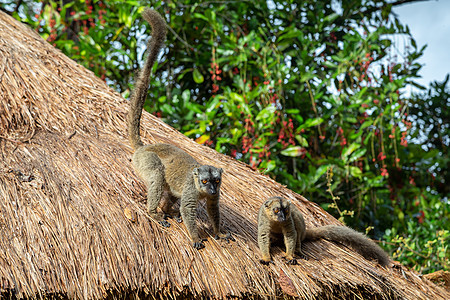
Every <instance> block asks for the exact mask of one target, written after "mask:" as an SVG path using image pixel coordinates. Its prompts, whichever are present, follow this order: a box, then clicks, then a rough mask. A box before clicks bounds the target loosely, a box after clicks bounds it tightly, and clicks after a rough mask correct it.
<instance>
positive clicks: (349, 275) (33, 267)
mask: <svg viewBox="0 0 450 300" xmlns="http://www.w3.org/2000/svg"><path fill="white" fill-rule="evenodd" d="M0 97H1V101H0V149H1V150H0V293H1V295H2V296H8V295H9V296H15V297H36V296H37V297H52V296H58V297H60V296H62V297H70V298H102V297H106V296H108V295H118V294H120V295H130V294H138V295H140V296H143V295H146V294H152V295H153V296H154V297H159V296H163V297H168V298H172V297H177V296H180V295H184V296H211V297H215V298H216V297H217V298H221V297H226V296H240V297H244V296H248V297H257V298H259V297H267V296H269V297H270V296H275V295H282V293H283V292H282V290H284V291H289V290H290V293H295V294H298V295H299V296H301V297H303V298H305V299H316V298H334V297H336V298H348V299H351V298H358V299H360V298H365V299H367V298H379V299H395V298H402V299H426V298H429V299H431V298H432V299H450V293H448V292H446V291H445V290H444V289H442V288H440V287H437V286H436V285H434V284H432V283H431V282H430V281H428V280H426V279H423V278H421V276H419V275H418V274H416V273H413V272H411V271H408V270H407V269H406V268H404V267H402V266H398V267H397V268H390V267H389V268H386V269H383V268H382V267H380V266H377V265H376V264H375V263H373V262H369V261H367V260H365V259H364V258H362V257H361V256H360V255H358V254H356V253H355V252H354V251H352V250H351V249H349V248H346V247H344V246H339V245H337V244H334V243H331V242H327V241H318V242H308V243H305V244H304V252H305V253H307V256H308V257H309V260H302V261H301V263H300V265H298V266H290V265H286V264H285V262H284V261H283V260H282V259H281V256H282V253H281V252H280V251H279V250H278V251H275V255H274V260H275V264H274V265H270V266H263V265H261V264H260V263H259V262H258V259H259V258H260V253H259V250H258V247H257V242H256V232H257V227H256V215H257V211H258V208H259V206H260V205H261V203H262V202H263V201H264V200H265V199H267V198H268V197H270V196H273V195H279V196H283V197H285V198H288V199H291V200H292V201H293V202H295V203H296V204H297V206H298V207H299V208H300V209H301V211H302V213H303V214H304V215H305V219H306V223H307V226H318V225H323V224H338V221H337V220H335V219H334V218H333V217H331V216H330V215H329V214H327V213H326V212H325V211H323V210H322V209H321V208H320V207H318V206H317V205H315V204H314V203H312V202H309V201H307V200H306V199H305V198H303V197H302V196H300V195H298V194H296V193H294V192H292V191H290V190H288V189H287V188H285V187H283V186H282V185H280V184H278V183H276V182H274V181H273V180H271V179H270V178H269V177H267V176H263V175H261V174H258V173H257V172H254V171H253V170H252V169H251V168H250V167H248V166H247V165H245V164H243V163H240V162H237V161H235V160H233V159H232V158H230V157H227V156H225V155H221V154H218V153H217V152H215V151H214V150H212V149H209V148H206V147H204V146H201V145H198V144H196V143H195V142H193V141H191V140H190V139H188V138H186V137H185V136H183V135H182V134H181V133H179V132H177V131H175V130H174V129H172V128H171V127H169V126H168V125H166V124H164V123H163V122H161V121H160V120H159V119H157V118H155V117H153V116H152V115H150V114H148V113H144V114H143V118H142V135H143V140H144V142H146V143H154V142H166V143H172V144H175V145H177V146H179V147H180V148H182V149H184V150H186V151H187V152H188V153H190V154H192V155H194V157H195V158H197V159H198V160H199V161H200V162H202V163H207V164H213V165H216V166H218V167H222V168H223V169H224V170H225V172H224V178H223V184H222V189H221V194H222V197H221V209H222V219H223V223H224V225H225V228H227V229H228V230H230V231H231V232H232V233H233V235H234V237H235V238H236V241H235V242H231V243H226V242H225V241H216V240H214V239H213V238H211V236H210V234H211V230H210V229H209V225H208V222H207V220H206V214H205V209H204V208H203V209H200V216H199V226H200V234H201V236H203V237H208V240H207V242H206V243H205V244H206V248H205V249H203V250H201V251H197V250H195V249H193V247H191V245H190V241H189V238H188V235H187V231H186V229H185V227H184V225H183V224H177V223H176V222H172V226H171V227H170V228H168V229H164V228H162V227H161V226H160V225H158V224H156V223H154V222H152V221H151V220H150V218H149V217H148V215H147V213H146V209H145V197H146V192H145V188H144V185H143V183H142V181H141V180H140V179H139V178H138V177H137V176H136V175H135V173H134V171H133V169H132V166H131V163H130V158H131V153H132V150H131V148H130V146H129V143H128V141H127V137H126V122H125V116H126V112H127V108H128V103H127V101H126V100H124V99H123V98H122V97H121V96H120V95H119V94H118V93H116V92H114V91H113V90H112V89H110V88H108V87H107V86H106V84H105V83H104V82H102V81H101V80H100V79H99V78H97V77H95V76H94V74H93V73H92V72H90V71H88V70H86V69H85V68H83V67H81V66H79V65H77V64H76V63H75V62H74V61H72V60H70V59H69V58H67V57H66V56H64V55H63V54H62V53H60V52H59V51H58V50H56V49H55V48H53V47H52V46H50V45H49V44H47V43H46V42H45V41H44V40H42V39H41V38H40V37H39V36H38V35H37V34H36V33H35V32H34V31H32V30H31V29H29V28H27V27H26V26H25V25H23V24H20V23H19V22H17V21H15V20H14V19H13V18H11V17H9V16H7V15H6V14H4V13H2V12H0ZM126 207H131V208H132V209H133V210H134V211H136V212H137V215H138V219H137V222H135V223H132V222H130V221H129V220H128V219H127V218H126V217H125V216H124V213H123V211H124V209H125V208H126Z"/></svg>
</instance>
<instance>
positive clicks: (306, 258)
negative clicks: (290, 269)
mask: <svg viewBox="0 0 450 300" xmlns="http://www.w3.org/2000/svg"><path fill="white" fill-rule="evenodd" d="M298 256H299V257H300V258H301V259H304V260H308V257H306V255H305V254H303V253H298Z"/></svg>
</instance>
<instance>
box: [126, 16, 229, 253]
mask: <svg viewBox="0 0 450 300" xmlns="http://www.w3.org/2000/svg"><path fill="white" fill-rule="evenodd" d="M142 16H143V18H144V19H145V20H146V21H147V22H149V23H150V25H151V26H152V30H153V37H152V39H151V40H150V41H149V43H148V48H149V49H150V51H149V54H148V56H147V58H146V60H145V63H144V67H143V69H142V71H141V72H140V74H139V76H138V78H137V80H136V84H135V90H134V92H133V93H132V95H131V98H130V110H129V113H128V134H129V139H130V142H131V145H132V147H133V149H134V150H135V152H134V154H133V159H132V162H133V166H134V168H135V170H136V172H137V173H138V174H139V176H140V177H141V178H142V179H143V180H144V182H145V184H146V186H147V209H148V212H149V214H150V215H151V216H152V217H153V218H154V219H155V220H157V221H158V222H159V223H160V224H161V225H162V226H164V227H169V226H170V223H169V222H167V221H166V220H165V218H166V217H167V215H168V214H169V212H170V209H171V207H172V205H173V203H174V198H176V199H181V200H180V213H181V217H182V219H183V221H184V223H185V225H186V228H187V230H188V232H189V235H190V237H191V239H192V241H193V246H194V248H196V249H201V248H203V247H205V246H204V244H203V242H202V240H201V239H200V238H199V236H198V230H197V226H196V217H197V206H198V201H199V200H200V199H202V198H204V199H206V211H207V213H208V217H209V220H210V222H211V224H212V228H213V231H214V234H215V238H216V239H217V238H225V239H227V240H230V239H231V240H233V237H232V236H231V235H230V234H222V233H221V232H220V213H219V194H220V184H221V182H222V169H220V168H216V167H213V166H209V165H201V164H199V163H198V162H197V161H196V160H195V159H194V158H193V157H192V156H190V155H189V154H187V153H186V152H184V151H183V150H181V149H179V148H177V147H175V146H173V145H168V144H152V145H144V144H143V143H142V141H141V137H140V133H139V126H140V120H141V115H142V109H143V106H144V102H145V99H146V96H147V91H148V86H149V82H150V74H151V69H152V66H153V64H154V63H155V61H156V59H157V55H158V53H159V51H160V50H161V47H162V46H163V44H164V40H165V38H166V34H167V30H166V23H165V21H164V19H163V18H162V17H161V16H160V15H159V14H158V13H157V12H156V11H154V10H151V9H149V8H145V9H144V11H143V13H142ZM165 191H166V192H167V193H168V194H169V196H168V197H169V199H167V198H165V199H164V201H163V203H162V205H161V210H162V211H163V214H160V213H158V212H157V208H158V206H159V205H160V201H161V197H162V196H163V194H164V192H165Z"/></svg>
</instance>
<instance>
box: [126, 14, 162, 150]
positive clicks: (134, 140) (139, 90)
mask: <svg viewBox="0 0 450 300" xmlns="http://www.w3.org/2000/svg"><path fill="white" fill-rule="evenodd" d="M142 17H143V18H144V19H145V20H146V21H147V22H148V23H150V25H151V26H152V38H151V39H150V40H149V42H148V45H147V47H148V49H150V50H149V51H148V52H149V53H148V55H147V58H146V60H145V62H144V67H143V68H142V70H141V71H140V72H139V75H138V78H137V79H136V83H135V87H134V91H133V93H132V94H131V97H130V111H129V112H128V136H129V139H130V143H131V146H132V147H133V149H134V150H136V149H137V148H139V147H141V146H143V143H142V141H141V135H140V134H139V127H140V123H141V115H142V109H143V108H144V102H145V99H146V97H147V92H148V86H149V83H150V75H151V72H152V67H153V65H154V64H155V62H156V59H157V57H158V53H159V51H160V50H161V48H162V46H163V45H164V41H165V40H166V36H167V28H166V22H165V21H164V19H163V18H162V17H161V15H160V14H159V13H157V12H156V11H154V10H152V9H149V8H147V7H146V8H145V9H144V11H143V12H142Z"/></svg>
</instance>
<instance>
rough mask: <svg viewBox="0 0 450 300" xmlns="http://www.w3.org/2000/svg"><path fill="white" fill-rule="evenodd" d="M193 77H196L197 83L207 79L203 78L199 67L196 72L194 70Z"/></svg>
mask: <svg viewBox="0 0 450 300" xmlns="http://www.w3.org/2000/svg"><path fill="white" fill-rule="evenodd" d="M192 77H193V78H194V81H195V83H198V84H200V83H202V82H203V81H204V80H205V79H204V78H203V75H202V73H200V71H199V70H198V69H194V72H192Z"/></svg>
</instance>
